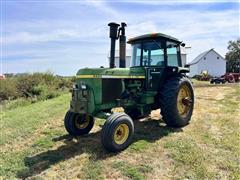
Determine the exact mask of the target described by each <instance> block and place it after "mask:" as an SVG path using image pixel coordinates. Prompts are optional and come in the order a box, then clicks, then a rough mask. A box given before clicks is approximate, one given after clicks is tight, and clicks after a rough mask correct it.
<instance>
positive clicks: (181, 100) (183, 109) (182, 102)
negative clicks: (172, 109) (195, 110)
mask: <svg viewBox="0 0 240 180" xmlns="http://www.w3.org/2000/svg"><path fill="white" fill-rule="evenodd" d="M191 104H192V93H191V91H190V89H189V87H188V86H187V85H183V86H182V87H181V88H180V90H179V92H178V97H177V109H178V112H179V114H180V116H182V117H183V118H185V117H187V115H188V113H189V111H190V109H191Z"/></svg>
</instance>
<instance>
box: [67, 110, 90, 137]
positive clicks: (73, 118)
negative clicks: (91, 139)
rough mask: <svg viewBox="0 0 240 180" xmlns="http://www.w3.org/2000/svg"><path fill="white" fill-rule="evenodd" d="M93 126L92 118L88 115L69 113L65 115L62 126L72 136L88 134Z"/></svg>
mask: <svg viewBox="0 0 240 180" xmlns="http://www.w3.org/2000/svg"><path fill="white" fill-rule="evenodd" d="M93 125H94V118H93V117H92V116H90V115H88V114H78V113H74V112H71V111H68V112H67V113H66V116H65V118H64V126H65V129H66V130H67V132H68V133H69V134H71V135H73V136H79V135H84V134H88V133H89V132H90V131H91V129H92V128H93Z"/></svg>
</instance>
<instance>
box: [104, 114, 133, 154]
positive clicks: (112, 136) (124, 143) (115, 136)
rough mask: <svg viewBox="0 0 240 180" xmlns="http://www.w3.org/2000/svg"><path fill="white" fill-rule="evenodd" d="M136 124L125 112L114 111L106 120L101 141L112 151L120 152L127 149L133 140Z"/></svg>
mask: <svg viewBox="0 0 240 180" xmlns="http://www.w3.org/2000/svg"><path fill="white" fill-rule="evenodd" d="M133 134H134V124H133V121H132V119H131V118H130V117H129V116H128V115H127V114H125V113H114V114H112V115H111V116H109V117H108V119H107V120H106V122H105V124H104V126H103V129H102V133H101V141H102V145H103V147H104V148H105V149H106V150H107V151H110V152H119V151H122V150H124V149H126V148H127V147H128V146H129V145H130V144H131V142H132V137H133Z"/></svg>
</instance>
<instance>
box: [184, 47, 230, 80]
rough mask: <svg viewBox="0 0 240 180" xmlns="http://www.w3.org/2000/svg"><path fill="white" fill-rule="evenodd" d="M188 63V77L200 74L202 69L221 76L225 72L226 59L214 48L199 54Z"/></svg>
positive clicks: (212, 74)
mask: <svg viewBox="0 0 240 180" xmlns="http://www.w3.org/2000/svg"><path fill="white" fill-rule="evenodd" d="M188 65H189V66H190V73H189V76H190V77H193V76H195V75H198V74H201V73H202V72H203V71H207V72H208V74H209V75H211V76H221V75H224V74H225V73H226V60H225V59H224V58H223V57H222V56H221V55H220V54H219V53H217V52H216V51H215V50H214V49H210V50H208V51H205V52H203V53H201V54H199V55H198V56H197V57H196V58H195V59H193V61H192V62H190V63H189V64H188Z"/></svg>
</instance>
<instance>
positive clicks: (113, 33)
mask: <svg viewBox="0 0 240 180" xmlns="http://www.w3.org/2000/svg"><path fill="white" fill-rule="evenodd" d="M108 26H110V32H109V37H110V38H111V48H110V65H109V67H110V68H114V67H115V63H114V62H115V43H116V40H117V39H118V26H120V25H119V24H117V23H114V22H111V23H109V24H108Z"/></svg>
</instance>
